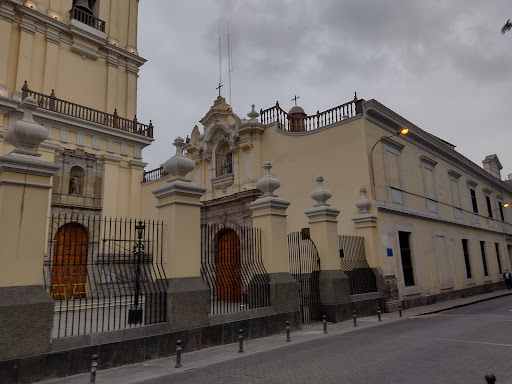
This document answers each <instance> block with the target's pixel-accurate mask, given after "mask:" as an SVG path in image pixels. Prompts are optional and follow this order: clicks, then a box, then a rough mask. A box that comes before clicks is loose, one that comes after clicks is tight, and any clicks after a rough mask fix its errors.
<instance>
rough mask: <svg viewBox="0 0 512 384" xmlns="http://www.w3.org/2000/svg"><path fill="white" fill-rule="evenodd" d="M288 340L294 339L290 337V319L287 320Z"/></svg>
mask: <svg viewBox="0 0 512 384" xmlns="http://www.w3.org/2000/svg"><path fill="white" fill-rule="evenodd" d="M286 341H292V339H290V322H289V321H287V322H286Z"/></svg>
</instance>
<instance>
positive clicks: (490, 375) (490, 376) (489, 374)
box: [485, 373, 496, 384]
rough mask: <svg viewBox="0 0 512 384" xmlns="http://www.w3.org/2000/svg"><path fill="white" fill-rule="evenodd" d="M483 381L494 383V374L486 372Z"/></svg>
mask: <svg viewBox="0 0 512 384" xmlns="http://www.w3.org/2000/svg"><path fill="white" fill-rule="evenodd" d="M485 381H487V384H494V383H496V376H494V375H493V374H492V373H488V374H487V375H485Z"/></svg>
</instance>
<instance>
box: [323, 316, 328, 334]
mask: <svg viewBox="0 0 512 384" xmlns="http://www.w3.org/2000/svg"><path fill="white" fill-rule="evenodd" d="M323 323H324V333H327V318H326V317H325V315H324V317H323Z"/></svg>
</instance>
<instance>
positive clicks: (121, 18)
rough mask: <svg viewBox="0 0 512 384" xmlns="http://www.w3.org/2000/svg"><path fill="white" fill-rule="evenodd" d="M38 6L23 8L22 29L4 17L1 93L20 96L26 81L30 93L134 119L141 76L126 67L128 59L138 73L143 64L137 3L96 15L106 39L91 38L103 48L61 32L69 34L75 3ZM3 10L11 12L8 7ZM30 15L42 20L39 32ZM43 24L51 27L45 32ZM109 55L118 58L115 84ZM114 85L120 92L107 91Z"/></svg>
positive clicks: (115, 2)
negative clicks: (103, 24)
mask: <svg viewBox="0 0 512 384" xmlns="http://www.w3.org/2000/svg"><path fill="white" fill-rule="evenodd" d="M35 5H36V6H35V8H34V9H29V8H28V7H27V6H25V5H24V6H22V7H21V8H20V12H19V14H20V16H21V21H22V23H23V25H26V26H27V27H23V28H21V27H20V24H19V23H18V22H17V21H14V22H11V21H7V20H5V19H0V35H1V36H2V39H1V40H2V41H1V42H0V95H4V96H11V95H13V94H20V93H21V87H22V86H23V83H24V81H25V80H26V81H27V82H28V86H29V89H30V90H32V91H36V92H40V93H45V94H48V95H49V94H50V93H51V90H52V89H54V90H55V96H56V97H57V98H59V99H63V100H66V101H70V102H73V103H76V104H80V105H83V106H87V107H90V108H93V109H97V110H100V111H104V112H107V113H113V112H114V109H115V108H117V110H118V114H119V115H120V116H122V117H127V118H129V119H133V117H134V115H135V114H136V106H137V100H136V99H137V94H136V89H137V86H136V83H137V76H136V75H134V74H132V73H129V72H128V71H127V69H126V68H127V66H128V60H129V62H130V64H129V65H130V66H131V67H133V68H134V70H135V71H136V70H137V67H136V66H140V65H142V63H143V62H144V59H142V58H140V57H138V54H137V38H136V36H137V12H138V0H123V1H120V0H102V1H101V2H100V9H99V14H98V17H99V18H100V19H102V20H104V21H105V22H106V34H104V37H103V38H102V37H101V32H99V31H97V33H99V35H100V37H98V36H92V35H91V36H92V39H93V40H95V41H98V42H99V43H98V44H99V45H95V44H94V43H89V42H86V41H85V40H83V39H77V38H75V37H73V36H71V37H70V36H69V35H68V34H64V33H59V32H58V29H61V30H62V31H70V29H69V28H70V14H69V10H70V9H71V7H72V0H61V1H49V0H46V1H37V2H35ZM1 6H2V7H6V8H7V9H10V8H9V6H8V5H7V4H5V3H2V5H1ZM10 10H14V9H10ZM28 15H30V17H36V18H37V19H39V20H40V21H42V23H39V24H37V30H36V28H35V24H34V21H33V19H31V18H30V17H29V16H28ZM56 18H57V19H56ZM74 22H75V24H76V25H78V26H80V25H81V23H78V24H77V23H76V20H74ZM45 23H47V24H48V25H49V26H48V27H46V28H45V27H44V26H43V25H44V24H45ZM87 28H90V27H88V26H86V25H85V24H84V29H85V32H83V33H84V34H85V36H88V35H87V33H88V32H87ZM41 29H42V30H41ZM70 33H71V32H70ZM55 39H57V40H55ZM72 44H79V45H81V46H85V47H87V48H88V49H89V50H90V51H94V52H96V54H97V55H99V57H98V58H96V59H95V58H90V57H85V56H82V54H80V53H77V52H73V51H72ZM114 44H115V45H114ZM99 47H101V49H99ZM107 56H115V57H116V60H117V61H118V62H119V63H118V64H116V65H118V68H117V69H116V76H115V78H114V79H113V80H112V82H113V84H112V82H107V73H108V68H109V64H108V63H107ZM136 62H139V64H137V65H136V64H134V63H136ZM112 86H113V87H114V89H115V90H116V92H109V87H110V88H111V89H112ZM77 90H79V92H77ZM18 97H19V96H18ZM128 113H129V114H128ZM127 114H128V115H127Z"/></svg>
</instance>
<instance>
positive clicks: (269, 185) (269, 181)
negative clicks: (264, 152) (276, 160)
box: [256, 161, 281, 197]
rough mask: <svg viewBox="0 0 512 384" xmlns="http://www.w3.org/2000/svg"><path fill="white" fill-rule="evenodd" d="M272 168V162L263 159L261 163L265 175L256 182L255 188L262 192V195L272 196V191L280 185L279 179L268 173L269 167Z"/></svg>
mask: <svg viewBox="0 0 512 384" xmlns="http://www.w3.org/2000/svg"><path fill="white" fill-rule="evenodd" d="M271 168H272V164H270V162H268V161H265V163H264V164H263V169H265V175H263V177H262V178H261V179H259V180H258V181H257V182H256V188H258V189H259V190H260V191H262V192H263V197H265V196H274V197H276V195H274V191H275V190H276V189H278V188H279V187H280V186H281V183H280V182H279V180H277V179H276V178H275V177H274V176H272V175H271V174H270V169H271Z"/></svg>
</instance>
